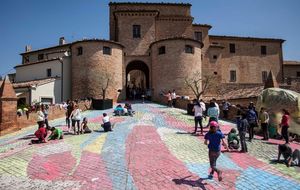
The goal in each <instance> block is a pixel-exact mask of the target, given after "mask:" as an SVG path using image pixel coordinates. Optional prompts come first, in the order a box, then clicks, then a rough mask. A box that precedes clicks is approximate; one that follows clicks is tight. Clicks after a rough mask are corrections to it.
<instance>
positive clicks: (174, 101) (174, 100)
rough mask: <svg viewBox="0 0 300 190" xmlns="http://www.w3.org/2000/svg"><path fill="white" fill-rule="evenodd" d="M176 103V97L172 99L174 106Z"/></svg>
mask: <svg viewBox="0 0 300 190" xmlns="http://www.w3.org/2000/svg"><path fill="white" fill-rule="evenodd" d="M175 105H176V99H172V106H173V107H174V108H175Z"/></svg>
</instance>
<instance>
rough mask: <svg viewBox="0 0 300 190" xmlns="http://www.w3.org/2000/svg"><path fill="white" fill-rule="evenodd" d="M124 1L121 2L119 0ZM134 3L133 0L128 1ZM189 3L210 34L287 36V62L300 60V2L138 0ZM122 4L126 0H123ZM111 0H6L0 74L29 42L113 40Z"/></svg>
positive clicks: (1, 10) (0, 5)
mask: <svg viewBox="0 0 300 190" xmlns="http://www.w3.org/2000/svg"><path fill="white" fill-rule="evenodd" d="M116 1H117V2H119V0H116ZM123 1H126V2H129V1H130V0H123ZM135 1H139V2H146V1H148V2H188V3H191V4H192V5H193V6H192V16H194V22H195V23H201V24H210V25H212V26H213V28H212V29H211V30H210V34H215V35H237V36H253V37H269V38H282V39H285V40H286V42H285V43H284V45H283V55H284V59H285V60H298V61H300V11H299V7H300V0H209V1H208V0H180V1H178V0H170V1H163V0H133V2H135ZM120 2H122V1H120ZM108 3H109V1H107V0H1V1H0V50H1V51H0V59H1V60H0V75H2V76H3V75H4V74H7V73H11V72H14V69H13V67H14V66H15V65H18V64H20V63H21V56H20V55H19V54H20V53H22V52H24V49H25V45H27V44H29V45H31V46H32V48H33V49H39V48H45V47H49V46H52V45H57V44H58V39H59V37H61V36H64V37H65V38H66V40H67V42H70V41H75V40H79V39H82V38H104V39H108V38H109V25H108V21H109V20H108V14H109V13H108Z"/></svg>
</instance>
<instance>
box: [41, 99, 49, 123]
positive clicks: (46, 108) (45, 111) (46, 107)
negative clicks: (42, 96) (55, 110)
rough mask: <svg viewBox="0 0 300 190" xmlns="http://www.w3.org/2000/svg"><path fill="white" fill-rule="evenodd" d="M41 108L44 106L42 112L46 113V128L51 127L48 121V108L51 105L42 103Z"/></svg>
mask: <svg viewBox="0 0 300 190" xmlns="http://www.w3.org/2000/svg"><path fill="white" fill-rule="evenodd" d="M41 108H42V112H43V114H44V120H45V124H46V128H48V127H49V123H48V110H49V107H48V105H44V104H42V106H41Z"/></svg>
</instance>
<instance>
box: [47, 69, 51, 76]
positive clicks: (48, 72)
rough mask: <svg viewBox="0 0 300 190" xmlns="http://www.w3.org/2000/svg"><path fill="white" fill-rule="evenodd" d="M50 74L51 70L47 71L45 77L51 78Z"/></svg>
mask: <svg viewBox="0 0 300 190" xmlns="http://www.w3.org/2000/svg"><path fill="white" fill-rule="evenodd" d="M51 75H52V73H51V69H47V77H51Z"/></svg>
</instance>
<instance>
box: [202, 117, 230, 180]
mask: <svg viewBox="0 0 300 190" xmlns="http://www.w3.org/2000/svg"><path fill="white" fill-rule="evenodd" d="M209 125H210V129H209V132H208V133H206V134H205V137H204V139H205V141H204V144H206V145H207V144H208V150H209V151H208V156H209V163H210V167H211V172H210V174H209V178H212V177H213V174H214V172H217V174H218V180H219V181H222V171H221V170H219V169H218V168H217V159H218V157H219V156H220V154H221V141H222V144H223V145H224V146H225V147H227V145H226V143H225V141H224V138H225V136H224V134H223V133H222V132H221V131H219V130H217V129H218V123H217V122H216V121H212V122H210V123H209ZM207 141H208V142H209V143H208V142H207Z"/></svg>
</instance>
